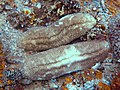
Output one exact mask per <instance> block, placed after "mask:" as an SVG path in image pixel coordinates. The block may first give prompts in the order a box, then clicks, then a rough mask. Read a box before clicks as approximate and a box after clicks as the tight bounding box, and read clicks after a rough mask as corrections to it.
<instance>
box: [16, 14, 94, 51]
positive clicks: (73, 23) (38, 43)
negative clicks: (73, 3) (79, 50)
mask: <svg viewBox="0 0 120 90" xmlns="http://www.w3.org/2000/svg"><path fill="white" fill-rule="evenodd" d="M95 24H96V20H95V18H94V17H92V16H91V15H89V14H86V13H85V14H84V13H75V14H70V15H66V16H64V17H63V18H61V19H59V20H58V21H57V22H55V23H54V24H53V25H50V26H47V27H35V28H32V29H31V30H28V31H27V32H25V33H24V35H22V38H21V40H20V41H19V43H18V45H20V47H21V48H24V49H25V50H31V51H41V50H46V49H50V48H53V47H58V46H61V45H65V44H67V43H70V42H71V41H73V40H74V39H77V38H79V37H80V36H81V35H84V34H85V33H86V31H88V30H89V29H91V28H92V27H93V26H94V25H95Z"/></svg>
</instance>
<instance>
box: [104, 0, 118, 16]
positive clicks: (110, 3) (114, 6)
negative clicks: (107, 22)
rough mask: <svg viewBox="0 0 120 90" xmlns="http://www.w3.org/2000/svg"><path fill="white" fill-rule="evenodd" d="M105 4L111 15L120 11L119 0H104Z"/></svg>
mask: <svg viewBox="0 0 120 90" xmlns="http://www.w3.org/2000/svg"><path fill="white" fill-rule="evenodd" d="M105 4H106V6H107V8H108V10H109V11H110V12H111V13H112V15H113V16H115V15H116V14H117V13H119V12H120V0H106V3H105Z"/></svg>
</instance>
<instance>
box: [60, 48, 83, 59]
mask: <svg viewBox="0 0 120 90" xmlns="http://www.w3.org/2000/svg"><path fill="white" fill-rule="evenodd" d="M64 52H65V54H64V55H63V56H60V57H59V58H58V60H62V59H65V58H70V57H72V56H74V55H80V54H81V52H80V51H79V50H77V49H76V48H75V47H74V46H70V48H68V49H65V50H64Z"/></svg>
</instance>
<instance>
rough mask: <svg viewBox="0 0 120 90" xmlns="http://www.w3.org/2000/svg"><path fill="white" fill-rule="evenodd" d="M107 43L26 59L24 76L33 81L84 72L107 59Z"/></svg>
mask: <svg viewBox="0 0 120 90" xmlns="http://www.w3.org/2000/svg"><path fill="white" fill-rule="evenodd" d="M108 50H109V45H108V42H106V41H91V42H82V43H76V44H72V45H65V46H60V47H58V48H53V49H49V50H47V51H43V52H39V53H37V54H34V55H28V56H26V58H25V62H24V66H23V70H24V76H26V77H28V78H30V79H32V80H45V79H51V78H55V77H59V76H61V75H63V74H66V73H70V72H74V71H76V70H83V69H87V68H89V67H91V66H93V65H94V64H95V63H96V62H99V61H102V60H104V59H105V58H106V56H107V53H108Z"/></svg>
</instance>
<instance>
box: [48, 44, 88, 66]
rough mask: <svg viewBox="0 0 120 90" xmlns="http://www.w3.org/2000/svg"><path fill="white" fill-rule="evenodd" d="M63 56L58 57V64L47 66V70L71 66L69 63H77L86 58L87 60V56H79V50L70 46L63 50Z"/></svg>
mask: <svg viewBox="0 0 120 90" xmlns="http://www.w3.org/2000/svg"><path fill="white" fill-rule="evenodd" d="M64 52H65V53H64V55H62V56H60V57H58V59H57V60H59V61H60V62H58V63H56V64H54V65H51V66H49V68H51V67H56V66H57V67H59V66H62V65H68V66H69V65H71V63H73V62H77V61H80V60H85V59H86V58H88V57H89V56H87V55H85V56H80V54H81V52H80V51H79V50H77V49H76V48H75V47H74V46H70V48H68V49H65V50H64Z"/></svg>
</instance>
